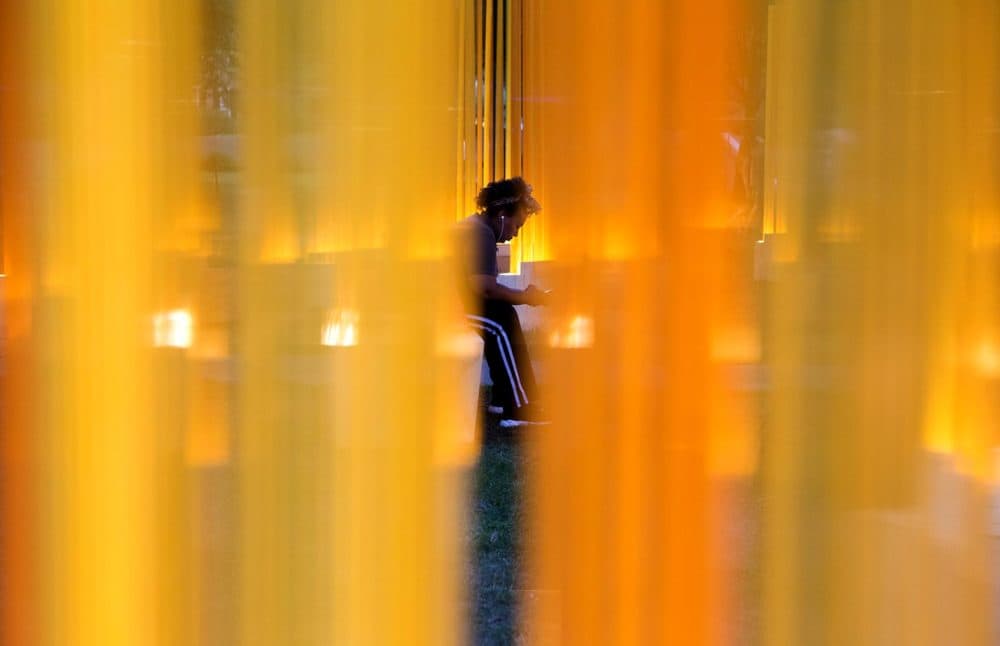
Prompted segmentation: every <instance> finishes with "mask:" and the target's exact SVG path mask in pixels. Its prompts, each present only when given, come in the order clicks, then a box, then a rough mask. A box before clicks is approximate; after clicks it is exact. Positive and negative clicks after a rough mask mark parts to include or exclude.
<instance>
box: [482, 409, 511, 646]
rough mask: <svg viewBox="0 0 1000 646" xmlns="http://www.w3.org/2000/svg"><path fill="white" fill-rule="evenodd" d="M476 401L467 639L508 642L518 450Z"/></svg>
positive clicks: (486, 644)
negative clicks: (479, 431) (478, 444)
mask: <svg viewBox="0 0 1000 646" xmlns="http://www.w3.org/2000/svg"><path fill="white" fill-rule="evenodd" d="M486 401H489V399H488V390H485V389H484V392H483V395H482V397H481V402H480V411H481V413H480V414H481V416H482V419H483V447H482V451H481V453H480V457H479V463H478V464H477V465H476V474H475V490H474V494H475V495H474V498H473V504H474V507H473V510H472V511H473V514H472V527H471V531H472V536H471V547H472V550H473V553H472V561H473V563H472V568H471V574H472V582H471V592H472V600H473V608H472V611H473V617H472V620H473V626H472V628H473V638H474V641H473V643H475V644H476V645H477V646H499V645H507V644H513V643H514V642H515V634H516V632H517V593H516V589H517V576H518V552H519V536H520V532H519V525H520V520H521V514H522V512H521V489H522V486H523V471H522V469H521V450H520V446H519V444H518V442H517V439H516V437H514V436H511V435H509V434H507V435H505V434H503V433H502V432H500V430H499V429H498V428H497V421H498V420H497V419H496V418H495V417H494V416H490V415H488V414H486V412H485V402H486Z"/></svg>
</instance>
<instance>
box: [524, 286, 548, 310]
mask: <svg viewBox="0 0 1000 646" xmlns="http://www.w3.org/2000/svg"><path fill="white" fill-rule="evenodd" d="M524 301H525V303H526V304H527V305H531V306H532V307H538V306H539V305H548V304H549V293H548V292H546V291H542V290H540V289H538V288H537V287H535V286H534V285H528V287H527V289H525V290H524Z"/></svg>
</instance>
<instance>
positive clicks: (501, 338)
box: [468, 314, 528, 407]
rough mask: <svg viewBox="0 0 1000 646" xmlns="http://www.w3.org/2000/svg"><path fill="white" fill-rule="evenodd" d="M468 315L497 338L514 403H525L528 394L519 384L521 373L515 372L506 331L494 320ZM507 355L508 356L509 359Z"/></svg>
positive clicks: (475, 323) (512, 350) (512, 352)
mask: <svg viewBox="0 0 1000 646" xmlns="http://www.w3.org/2000/svg"><path fill="white" fill-rule="evenodd" d="M468 317H469V319H470V321H471V322H472V324H473V325H475V326H476V327H478V328H480V329H482V330H486V331H487V332H489V333H490V334H492V335H493V336H494V337H495V338H496V339H497V346H498V347H499V349H500V358H501V359H502V360H503V365H504V367H505V368H507V376H508V377H510V386H511V391H512V392H513V394H514V404H515V405H516V406H518V407H520V406H523V405H524V404H527V403H528V394H527V393H526V392H525V391H524V386H523V385H522V384H521V375H520V374H519V373H518V372H517V362H516V360H515V359H514V349H513V348H512V347H511V345H510V339H509V338H507V332H506V331H504V329H503V327H502V326H501V325H500V324H499V323H497V322H496V321H493V320H490V319H487V318H483V317H481V316H474V315H472V314H469V315H468ZM505 351H506V352H505ZM508 357H510V360H509V361H508ZM518 391H520V394H521V396H520V397H518ZM522 401H523V403H522Z"/></svg>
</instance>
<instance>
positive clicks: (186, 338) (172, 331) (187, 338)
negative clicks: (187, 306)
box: [153, 310, 194, 348]
mask: <svg viewBox="0 0 1000 646" xmlns="http://www.w3.org/2000/svg"><path fill="white" fill-rule="evenodd" d="M193 339H194V319H193V318H192V317H191V312H189V311H187V310H171V311H169V312H160V313H159V314H155V315H154V316H153V346H154V347H157V348H190V347H191V343H192V340H193Z"/></svg>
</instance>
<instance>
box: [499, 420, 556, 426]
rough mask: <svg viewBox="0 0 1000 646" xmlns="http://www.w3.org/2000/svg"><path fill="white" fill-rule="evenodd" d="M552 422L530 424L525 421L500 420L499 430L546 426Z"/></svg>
mask: <svg viewBox="0 0 1000 646" xmlns="http://www.w3.org/2000/svg"><path fill="white" fill-rule="evenodd" d="M551 423H552V422H532V421H530V420H526V419H502V420H500V428H521V427H522V426H548V425H549V424H551Z"/></svg>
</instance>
